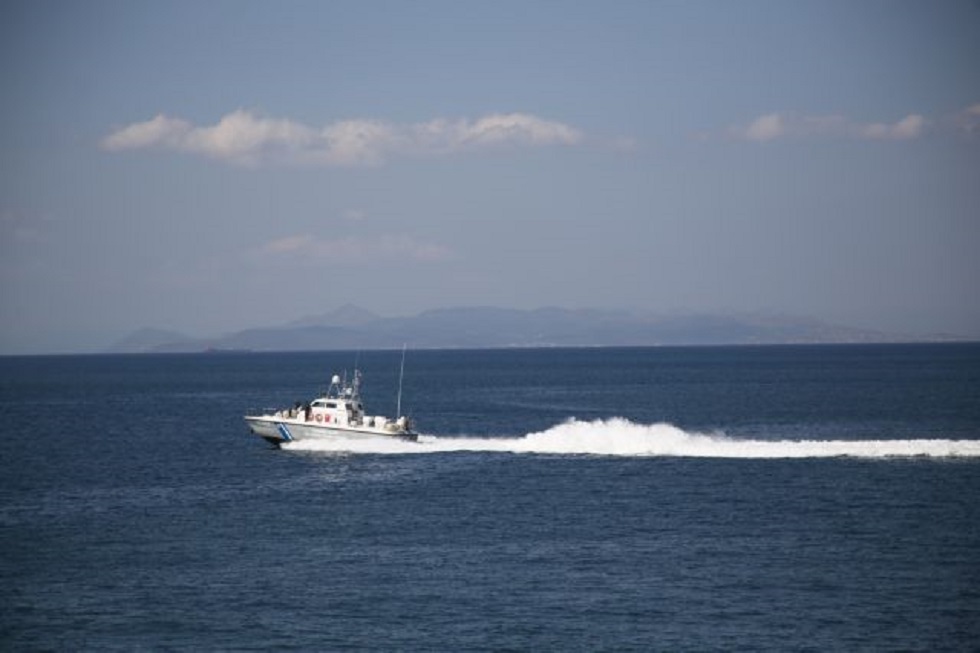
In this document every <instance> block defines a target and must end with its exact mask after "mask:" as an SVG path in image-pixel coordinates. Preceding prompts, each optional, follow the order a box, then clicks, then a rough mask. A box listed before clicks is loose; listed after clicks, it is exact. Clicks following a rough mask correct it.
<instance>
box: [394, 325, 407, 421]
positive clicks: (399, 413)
mask: <svg viewBox="0 0 980 653" xmlns="http://www.w3.org/2000/svg"><path fill="white" fill-rule="evenodd" d="M403 378H405V344H404V343H402V367H401V371H400V372H399V373H398V408H396V409H395V419H398V418H399V417H401V416H402V379H403Z"/></svg>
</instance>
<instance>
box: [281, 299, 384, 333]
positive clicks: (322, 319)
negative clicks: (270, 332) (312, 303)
mask: <svg viewBox="0 0 980 653" xmlns="http://www.w3.org/2000/svg"><path fill="white" fill-rule="evenodd" d="M378 319H380V318H379V316H378V315H376V314H374V313H372V312H371V311H369V310H367V309H366V308H362V307H360V306H357V305H356V304H350V303H348V304H344V305H343V306H340V307H339V308H335V309H333V310H332V311H327V312H326V313H320V314H318V315H307V316H305V317H301V318H300V319H298V320H295V321H293V322H290V323H289V324H288V326H290V327H309V326H332V327H354V326H362V325H364V324H367V323H369V322H374V321H375V320H378Z"/></svg>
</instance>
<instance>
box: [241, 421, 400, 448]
mask: <svg viewBox="0 0 980 653" xmlns="http://www.w3.org/2000/svg"><path fill="white" fill-rule="evenodd" d="M245 423H246V424H248V428H249V429H250V430H251V431H252V433H254V434H255V435H257V436H259V437H260V438H262V439H263V440H265V441H266V442H269V443H271V444H274V445H277V446H278V445H281V444H285V443H289V442H294V441H298V440H330V439H351V438H395V439H398V440H409V441H412V442H415V441H417V440H418V438H419V436H418V433H415V432H413V431H405V430H388V429H385V428H373V427H367V426H364V427H357V426H341V425H332V426H326V425H324V424H318V423H316V422H307V421H304V420H301V419H289V418H280V417H267V416H254V417H251V416H250V417H246V418H245Z"/></svg>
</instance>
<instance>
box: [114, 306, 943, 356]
mask: <svg viewBox="0 0 980 653" xmlns="http://www.w3.org/2000/svg"><path fill="white" fill-rule="evenodd" d="M923 340H930V341H943V340H956V338H952V337H943V336H936V337H928V338H923V337H910V336H901V335H895V334H888V333H884V332H880V331H874V330H867V329H856V328H851V327H846V326H839V325H834V324H829V323H827V322H823V321H820V320H817V319H814V318H808V317H799V316H791V315H778V314H730V315H723V314H684V315H679V314H674V315H657V314H653V313H643V312H634V311H627V310H600V309H565V308H540V309H535V310H518V309H507V308H495V307H462V308H443V309H436V310H430V311H424V312H422V313H419V314H418V315H414V316H411V317H382V316H379V315H376V314H374V313H372V312H370V311H368V310H366V309H363V308H361V307H358V306H354V305H345V306H342V307H340V308H338V309H336V310H333V311H329V312H326V313H323V314H320V315H310V316H307V317H304V318H301V319H299V320H296V321H294V322H290V323H288V324H283V325H281V326H271V327H265V328H253V329H244V330H242V331H236V332H233V333H228V334H224V335H220V336H216V337H213V338H193V337H189V336H186V335H184V334H181V333H178V332H175V331H166V330H161V329H152V328H147V329H141V330H139V331H137V332H135V333H133V334H131V335H129V336H128V337H126V338H124V339H122V340H120V341H119V342H117V343H115V344H114V345H113V346H112V347H111V348H110V349H109V352H111V353H192V352H249V351H317V350H348V349H362V350H368V349H393V348H400V347H401V346H402V345H403V344H405V345H408V346H409V347H413V348H416V349H453V348H472V349H477V348H508V347H615V346H681V345H771V344H773V345H774V344H842V343H888V342H913V341H923Z"/></svg>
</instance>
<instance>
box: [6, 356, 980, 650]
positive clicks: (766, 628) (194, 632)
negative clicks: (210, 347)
mask: <svg viewBox="0 0 980 653" xmlns="http://www.w3.org/2000/svg"><path fill="white" fill-rule="evenodd" d="M400 357H401V353H400V352H363V353H360V354H353V353H348V352H335V353H330V352H325V353H307V354H238V355H235V354H201V355H187V356H183V355H173V356H64V357H15V358H3V359H0V423H2V424H3V436H4V442H5V445H6V446H5V447H4V449H3V451H2V453H0V475H2V476H0V490H2V492H0V648H2V649H4V650H31V651H33V650H79V649H88V650H133V649H206V650H214V649H219V650H268V649H294V650H341V649H354V650H495V651H496V650H643V651H648V650H733V649H741V650H758V649H776V650H839V649H843V650H923V651H924V650H929V651H932V650H977V649H978V647H980V346H978V345H963V344H955V345H954V344H949V345H918V346H841V347H837V346H819V347H758V348H755V347H740V348H648V349H571V350H569V349H541V350H505V351H409V352H408V359H407V362H406V375H405V379H404V394H403V398H402V405H403V407H404V408H406V409H407V410H409V411H411V414H412V417H413V419H414V421H415V423H416V425H417V427H418V429H419V430H420V431H421V432H422V433H423V437H422V438H421V440H420V442H419V443H417V444H413V443H402V442H397V441H382V442H373V443H368V444H363V443H360V444H359V443H356V442H343V441H341V442H339V443H334V444H331V445H318V444H312V445H310V444H307V445H303V444H298V445H296V446H292V445H291V446H289V447H287V448H285V449H282V450H276V449H273V448H271V447H269V445H267V444H266V443H264V442H263V441H261V440H260V439H258V438H256V437H255V436H253V435H251V434H249V433H248V431H247V429H246V427H245V425H244V423H243V421H242V415H243V414H245V413H246V412H249V411H251V410H256V409H262V408H265V407H281V406H285V405H290V404H292V403H293V402H294V401H297V400H306V399H309V398H311V396H312V395H313V394H315V393H316V392H317V391H318V390H321V389H323V387H324V386H325V385H326V382H327V381H328V379H329V377H330V375H331V374H333V373H334V372H337V371H341V370H343V369H347V370H351V369H353V367H354V366H355V364H356V365H358V366H359V367H360V368H361V369H362V370H363V372H364V374H365V386H364V388H363V394H364V398H365V402H366V404H367V406H368V410H369V412H371V413H379V414H392V413H393V412H394V408H395V402H396V394H397V386H398V367H399V364H400Z"/></svg>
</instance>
